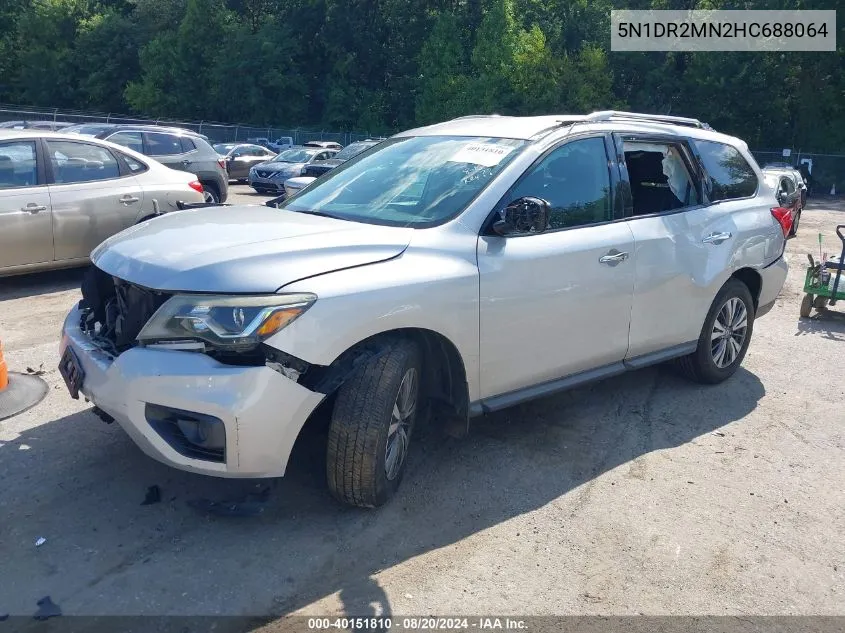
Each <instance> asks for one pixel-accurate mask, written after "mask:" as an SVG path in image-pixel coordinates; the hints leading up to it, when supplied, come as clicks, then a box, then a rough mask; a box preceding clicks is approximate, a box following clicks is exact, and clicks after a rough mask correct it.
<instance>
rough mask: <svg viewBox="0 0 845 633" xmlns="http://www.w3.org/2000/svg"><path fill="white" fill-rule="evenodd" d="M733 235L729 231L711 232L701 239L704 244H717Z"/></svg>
mask: <svg viewBox="0 0 845 633" xmlns="http://www.w3.org/2000/svg"><path fill="white" fill-rule="evenodd" d="M731 237H733V235H732V234H730V233H711V234H710V235H708V236H707V237H705V238H704V239H703V240H701V241H702V242H703V243H704V244H715V245H719V244H721V243H722V242H725V241H727V240H729V239H731Z"/></svg>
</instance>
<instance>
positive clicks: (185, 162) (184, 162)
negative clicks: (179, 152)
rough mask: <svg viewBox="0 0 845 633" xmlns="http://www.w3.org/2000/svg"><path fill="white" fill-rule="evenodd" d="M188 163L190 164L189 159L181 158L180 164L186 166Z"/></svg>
mask: <svg viewBox="0 0 845 633" xmlns="http://www.w3.org/2000/svg"><path fill="white" fill-rule="evenodd" d="M190 164H191V161H189V160H183V161H182V165H184V166H185V167H187V166H188V165H190Z"/></svg>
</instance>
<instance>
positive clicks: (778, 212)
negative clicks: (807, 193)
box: [772, 207, 792, 237]
mask: <svg viewBox="0 0 845 633" xmlns="http://www.w3.org/2000/svg"><path fill="white" fill-rule="evenodd" d="M772 217H773V218H774V219H775V220H777V222H778V224H780V228H781V229H783V236H784V237H786V236H787V235H789V232H790V231H791V230H792V211H790V210H789V209H785V208H783V207H773V208H772Z"/></svg>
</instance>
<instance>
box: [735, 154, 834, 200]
mask: <svg viewBox="0 0 845 633" xmlns="http://www.w3.org/2000/svg"><path fill="white" fill-rule="evenodd" d="M751 153H752V154H753V155H754V158H756V159H757V162H758V163H760V166H761V167H765V166H766V165H769V164H772V163H776V164H777V163H780V164H783V163H785V164H787V165H792V166H793V167H795V168H796V169H798V170H799V171H801V173H803V174H805V175H807V176H808V179H807V180H808V193H809V195H810V196H816V197H818V196H828V195H835V196H841V195H843V194H845V154H817V153H815V152H806V151H801V150H798V151H790V153H789V156H786V157H785V156H784V155H783V150H777V151H774V150H751Z"/></svg>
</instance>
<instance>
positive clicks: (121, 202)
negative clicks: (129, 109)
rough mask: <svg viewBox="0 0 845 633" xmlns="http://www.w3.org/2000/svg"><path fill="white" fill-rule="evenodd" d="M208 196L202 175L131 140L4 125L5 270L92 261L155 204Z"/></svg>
mask: <svg viewBox="0 0 845 633" xmlns="http://www.w3.org/2000/svg"><path fill="white" fill-rule="evenodd" d="M154 201H155V203H154ZM202 201H203V193H202V185H201V184H200V183H199V182H198V181H197V179H196V176H194V175H192V174H188V173H185V172H181V171H175V170H173V169H169V168H167V167H165V166H163V165H161V164H159V163H157V162H156V161H154V160H152V159H150V158H148V157H146V156H142V155H141V154H138V153H136V152H133V151H132V150H129V149H127V148H125V147H120V146H118V145H115V144H113V143H109V142H106V141H99V140H95V139H89V138H85V139H82V138H80V137H79V136H76V135H64V134H58V133H52V132H44V131H42V130H30V129H25V130H14V131H7V130H0V276H2V275H12V274H18V273H26V272H32V271H36V270H43V269H48V268H65V267H71V266H77V265H83V264H86V263H87V262H88V261H89V259H88V258H89V255H90V253H91V251H92V250H93V249H94V248H95V247H96V246H97V245H98V244H99V243H100V242H102V241H103V240H104V239H106V238H107V237H110V236H111V235H114V234H115V233H118V232H120V231H122V230H123V229H125V228H127V227H129V226H132V225H133V224H137V223H138V222H140V221H141V220H145V219H147V218H151V217H153V216H154V215H155V213H156V208H158V210H159V211H160V212H162V213H163V212H167V211H173V210H176V209H177V203H178V202H187V203H192V202H194V203H195V202H202Z"/></svg>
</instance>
